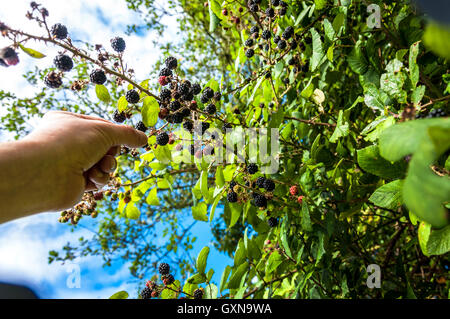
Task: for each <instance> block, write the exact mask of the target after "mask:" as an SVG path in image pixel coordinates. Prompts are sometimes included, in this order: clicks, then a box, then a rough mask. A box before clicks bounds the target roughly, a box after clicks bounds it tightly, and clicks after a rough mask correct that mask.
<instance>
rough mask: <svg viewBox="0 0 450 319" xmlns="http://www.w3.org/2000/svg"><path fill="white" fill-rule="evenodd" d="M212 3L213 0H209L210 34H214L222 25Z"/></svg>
mask: <svg viewBox="0 0 450 319" xmlns="http://www.w3.org/2000/svg"><path fill="white" fill-rule="evenodd" d="M211 2H213V1H212V0H209V1H208V3H209V5H208V8H209V32H211V33H212V32H214V31H215V30H216V28H217V26H218V25H219V24H220V19H219V18H218V17H217V15H216V14H215V13H214V11H213V10H212V5H211Z"/></svg>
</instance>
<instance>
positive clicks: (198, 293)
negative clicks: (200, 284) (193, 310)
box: [194, 288, 203, 299]
mask: <svg viewBox="0 0 450 319" xmlns="http://www.w3.org/2000/svg"><path fill="white" fill-rule="evenodd" d="M194 299H203V289H201V288H199V289H196V290H195V291H194Z"/></svg>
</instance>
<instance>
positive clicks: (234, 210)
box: [228, 203, 242, 228]
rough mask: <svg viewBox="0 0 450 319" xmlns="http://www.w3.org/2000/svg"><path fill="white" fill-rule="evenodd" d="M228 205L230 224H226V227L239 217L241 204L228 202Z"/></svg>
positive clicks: (229, 226) (234, 222)
mask: <svg viewBox="0 0 450 319" xmlns="http://www.w3.org/2000/svg"><path fill="white" fill-rule="evenodd" d="M229 207H230V209H231V220H230V225H228V228H231V227H233V226H234V225H235V224H236V222H237V221H238V220H239V217H241V213H242V204H238V203H229Z"/></svg>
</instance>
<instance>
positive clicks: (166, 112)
mask: <svg viewBox="0 0 450 319" xmlns="http://www.w3.org/2000/svg"><path fill="white" fill-rule="evenodd" d="M167 115H169V109H167V108H165V107H163V108H161V109H160V110H159V113H158V117H159V118H160V119H161V120H164V119H165V118H166V117H167Z"/></svg>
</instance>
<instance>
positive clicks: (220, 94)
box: [213, 91, 222, 101]
mask: <svg viewBox="0 0 450 319" xmlns="http://www.w3.org/2000/svg"><path fill="white" fill-rule="evenodd" d="M213 98H214V100H216V101H220V99H221V98H222V93H220V92H219V91H217V92H215V93H214V97H213Z"/></svg>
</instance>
